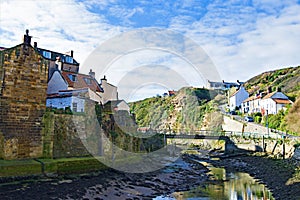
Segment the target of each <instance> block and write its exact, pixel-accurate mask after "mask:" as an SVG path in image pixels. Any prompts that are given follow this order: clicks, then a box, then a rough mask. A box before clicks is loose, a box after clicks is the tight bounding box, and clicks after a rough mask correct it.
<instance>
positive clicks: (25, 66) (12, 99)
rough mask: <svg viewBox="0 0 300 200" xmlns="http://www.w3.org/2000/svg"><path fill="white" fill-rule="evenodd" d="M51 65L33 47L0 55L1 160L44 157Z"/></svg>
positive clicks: (18, 48)
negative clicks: (44, 132) (47, 95)
mask: <svg viewBox="0 0 300 200" xmlns="http://www.w3.org/2000/svg"><path fill="white" fill-rule="evenodd" d="M48 66H49V61H48V60H46V59H44V58H43V57H42V56H41V55H40V54H39V53H38V52H37V51H36V50H35V49H34V48H33V47H31V46H30V45H25V44H21V45H18V46H16V47H13V48H10V49H6V50H3V51H1V52H0V143H1V144H0V158H3V159H21V158H37V157H40V156H42V150H43V144H42V134H41V130H42V116H43V114H44V111H45V109H46V90H47V80H48ZM1 138H2V139H1Z"/></svg>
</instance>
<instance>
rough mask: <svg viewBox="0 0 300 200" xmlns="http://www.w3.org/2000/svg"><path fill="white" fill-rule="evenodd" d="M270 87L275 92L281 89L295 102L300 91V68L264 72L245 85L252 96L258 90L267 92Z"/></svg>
mask: <svg viewBox="0 0 300 200" xmlns="http://www.w3.org/2000/svg"><path fill="white" fill-rule="evenodd" d="M268 87H271V89H272V90H273V91H275V90H276V89H277V88H280V89H281V91H282V92H283V93H285V94H286V95H288V96H289V97H290V98H291V100H293V101H294V100H295V98H296V97H297V96H298V95H299V91H300V66H298V67H289V68H283V69H279V70H274V71H269V72H264V73H262V74H260V75H258V76H255V77H253V78H251V79H249V80H248V81H247V82H246V83H245V88H246V89H247V91H248V92H249V93H250V94H254V93H256V92H258V90H260V91H261V92H262V91H267V89H268Z"/></svg>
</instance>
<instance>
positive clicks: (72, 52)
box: [71, 50, 74, 58]
mask: <svg viewBox="0 0 300 200" xmlns="http://www.w3.org/2000/svg"><path fill="white" fill-rule="evenodd" d="M73 54H74V51H73V50H71V57H72V58H73Z"/></svg>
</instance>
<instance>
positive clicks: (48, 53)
mask: <svg viewBox="0 0 300 200" xmlns="http://www.w3.org/2000/svg"><path fill="white" fill-rule="evenodd" d="M43 56H44V57H45V58H49V59H51V52H49V51H43Z"/></svg>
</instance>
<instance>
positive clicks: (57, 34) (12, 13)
mask: <svg viewBox="0 0 300 200" xmlns="http://www.w3.org/2000/svg"><path fill="white" fill-rule="evenodd" d="M25 29H29V30H30V32H29V33H30V35H32V36H33V39H32V40H33V41H37V42H38V46H39V47H41V48H46V49H50V50H54V51H58V52H65V51H69V50H71V49H72V50H74V51H75V59H77V60H78V61H79V62H83V61H84V59H85V58H86V57H87V55H88V54H89V53H90V52H91V51H92V50H93V49H94V48H95V47H96V46H97V45H98V44H99V43H100V42H102V41H105V40H106V39H108V38H109V37H112V36H113V35H116V34H118V33H120V32H121V31H122V30H125V29H126V28H123V27H118V26H112V25H110V24H108V23H107V22H106V19H105V18H104V17H102V16H100V15H97V14H95V13H91V12H89V11H88V10H87V5H85V4H83V3H76V2H74V1H51V4H50V3H49V2H48V1H18V0H16V1H1V41H0V43H1V45H3V46H5V47H11V46H14V45H17V44H19V43H21V42H22V37H23V34H24V33H25ZM7 36H8V37H7Z"/></svg>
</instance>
